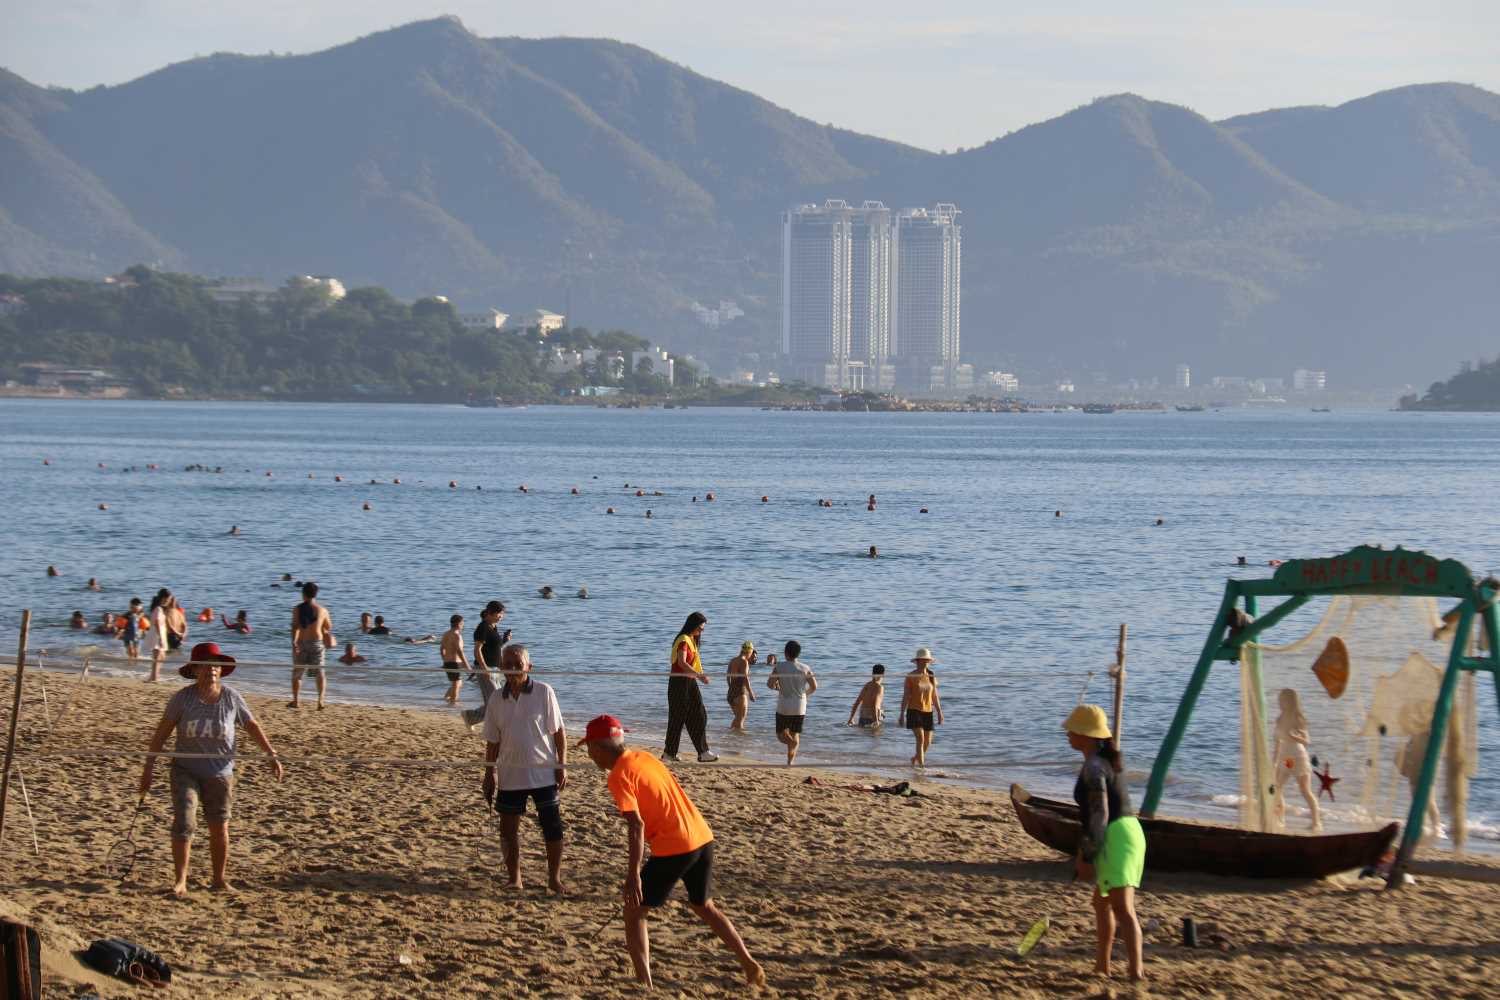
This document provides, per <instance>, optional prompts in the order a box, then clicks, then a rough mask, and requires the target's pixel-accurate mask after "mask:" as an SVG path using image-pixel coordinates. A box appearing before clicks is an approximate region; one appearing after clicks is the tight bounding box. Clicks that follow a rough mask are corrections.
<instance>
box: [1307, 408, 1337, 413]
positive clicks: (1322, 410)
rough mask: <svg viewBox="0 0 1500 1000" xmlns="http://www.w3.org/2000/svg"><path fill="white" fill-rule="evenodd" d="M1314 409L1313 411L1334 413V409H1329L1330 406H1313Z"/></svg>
mask: <svg viewBox="0 0 1500 1000" xmlns="http://www.w3.org/2000/svg"><path fill="white" fill-rule="evenodd" d="M1312 411H1313V412H1314V413H1332V412H1333V411H1332V410H1330V409H1329V408H1328V407H1326V406H1314V407H1313V408H1312Z"/></svg>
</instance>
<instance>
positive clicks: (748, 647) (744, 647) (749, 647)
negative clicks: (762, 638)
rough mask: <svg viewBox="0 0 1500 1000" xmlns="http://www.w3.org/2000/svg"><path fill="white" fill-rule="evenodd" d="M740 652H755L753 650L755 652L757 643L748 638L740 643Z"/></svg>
mask: <svg viewBox="0 0 1500 1000" xmlns="http://www.w3.org/2000/svg"><path fill="white" fill-rule="evenodd" d="M740 652H741V653H753V652H755V643H753V642H750V641H749V640H748V639H747V640H746V641H744V642H742V643H740Z"/></svg>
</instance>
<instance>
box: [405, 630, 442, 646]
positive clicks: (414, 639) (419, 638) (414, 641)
mask: <svg viewBox="0 0 1500 1000" xmlns="http://www.w3.org/2000/svg"><path fill="white" fill-rule="evenodd" d="M437 638H438V637H437V636H435V635H433V634H432V633H431V632H428V633H427V634H426V635H409V636H407V637H406V638H404V639H402V640H401V641H402V642H404V643H406V644H407V645H409V646H425V645H426V644H427V643H429V642H437Z"/></svg>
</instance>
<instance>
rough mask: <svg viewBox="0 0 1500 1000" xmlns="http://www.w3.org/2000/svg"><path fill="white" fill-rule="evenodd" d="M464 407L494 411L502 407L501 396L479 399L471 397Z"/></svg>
mask: <svg viewBox="0 0 1500 1000" xmlns="http://www.w3.org/2000/svg"><path fill="white" fill-rule="evenodd" d="M464 405H465V406H467V407H470V408H471V409H476V410H493V409H495V408H496V407H498V406H500V405H502V401H501V399H500V397H499V396H481V397H479V398H478V399H475V398H474V397H473V396H470V397H469V398H468V400H467V401H466V402H465V403H464Z"/></svg>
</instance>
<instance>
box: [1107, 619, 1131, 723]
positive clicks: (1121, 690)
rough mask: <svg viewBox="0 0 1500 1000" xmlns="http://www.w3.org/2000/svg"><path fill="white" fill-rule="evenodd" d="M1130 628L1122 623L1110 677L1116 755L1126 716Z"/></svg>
mask: <svg viewBox="0 0 1500 1000" xmlns="http://www.w3.org/2000/svg"><path fill="white" fill-rule="evenodd" d="M1127 631H1128V627H1127V625H1126V623H1125V622H1121V623H1120V641H1119V643H1118V644H1117V645H1116V646H1115V669H1113V670H1111V671H1110V676H1112V677H1113V678H1114V679H1115V725H1114V729H1113V733H1114V736H1113V737H1112V740H1113V742H1114V745H1115V753H1119V752H1120V720H1121V718H1122V717H1123V716H1124V714H1125V635H1126V632H1127Z"/></svg>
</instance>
